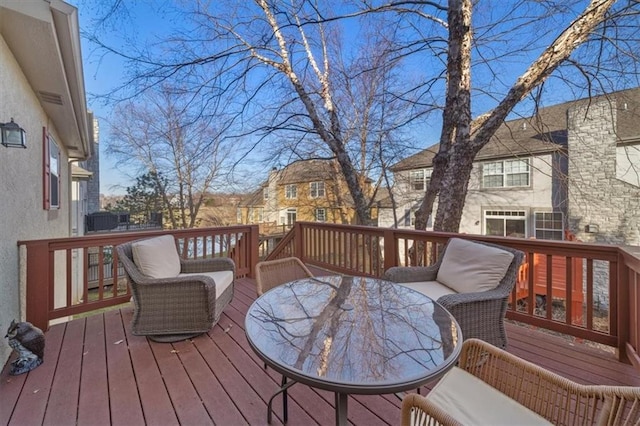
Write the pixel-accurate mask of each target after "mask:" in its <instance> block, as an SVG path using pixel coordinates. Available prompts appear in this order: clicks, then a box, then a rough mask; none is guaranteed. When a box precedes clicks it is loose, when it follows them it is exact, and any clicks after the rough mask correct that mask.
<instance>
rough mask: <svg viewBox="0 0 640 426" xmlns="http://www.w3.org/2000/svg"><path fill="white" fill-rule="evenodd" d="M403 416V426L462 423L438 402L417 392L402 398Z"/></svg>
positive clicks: (456, 424) (453, 424)
mask: <svg viewBox="0 0 640 426" xmlns="http://www.w3.org/2000/svg"><path fill="white" fill-rule="evenodd" d="M401 416H402V418H401V420H400V424H401V425H402V426H422V425H424V426H427V425H430V426H438V425H445V426H459V425H462V423H460V422H458V421H457V420H456V419H454V418H453V417H451V416H450V415H449V414H447V412H446V411H444V410H443V409H442V408H440V407H439V406H438V405H437V404H435V403H433V402H431V401H429V400H428V399H426V398H425V397H424V396H421V395H418V394H415V393H410V394H407V395H405V396H404V398H402V411H401Z"/></svg>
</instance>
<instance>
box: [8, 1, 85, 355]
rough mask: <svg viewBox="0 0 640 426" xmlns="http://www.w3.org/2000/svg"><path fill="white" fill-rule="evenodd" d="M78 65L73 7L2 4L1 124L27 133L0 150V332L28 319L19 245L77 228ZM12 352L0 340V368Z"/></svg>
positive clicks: (81, 147)
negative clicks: (21, 141)
mask: <svg viewBox="0 0 640 426" xmlns="http://www.w3.org/2000/svg"><path fill="white" fill-rule="evenodd" d="M81 58H82V56H81V52H80V35H79V26H78V11H77V9H76V8H75V7H73V6H71V5H69V4H67V3H64V2H62V1H59V0H31V1H7V0H0V76H1V78H0V99H1V100H2V101H1V102H0V123H6V122H9V121H10V120H11V119H13V120H14V121H15V123H17V124H18V125H19V126H20V127H21V128H23V129H24V130H25V132H26V149H16V148H8V147H5V146H2V145H0V175H1V177H0V194H2V195H3V202H2V207H0V213H1V216H2V220H1V221H0V235H2V239H0V270H1V271H2V274H0V329H2V330H6V329H7V327H8V326H9V323H10V322H11V320H12V319H16V320H24V319H25V315H26V313H25V311H24V309H25V308H24V306H25V288H24V273H25V271H22V272H21V271H20V266H19V265H20V257H21V256H22V255H24V253H22V252H21V251H20V250H19V248H18V241H22V240H30V239H42V238H57V237H67V236H70V235H72V230H73V227H76V228H77V229H79V228H80V227H79V226H78V224H77V222H74V216H73V212H74V210H75V211H77V209H74V207H75V206H76V205H74V204H73V203H72V198H73V191H74V190H73V179H74V178H78V179H85V178H88V175H87V174H86V172H85V171H82V170H81V169H75V168H74V167H73V166H74V163H73V162H75V161H82V160H85V159H87V158H88V157H89V155H90V152H91V138H90V134H89V128H90V125H89V118H88V116H87V109H86V99H85V88H84V79H83V71H82V59H81ZM77 189H78V194H76V197H77V201H79V202H81V199H82V197H83V195H81V194H79V186H78V187H77ZM75 220H80V219H79V218H76V219H75ZM60 269H62V268H60ZM28 272H29V271H26V273H28ZM56 279H57V281H56V283H58V282H62V283H64V281H65V280H64V277H56ZM60 293H61V294H62V297H64V292H60ZM10 353H11V348H10V347H9V346H8V344H7V340H6V339H2V340H1V341H0V361H2V363H3V364H4V362H5V361H6V359H7V358H8V356H9V354H10Z"/></svg>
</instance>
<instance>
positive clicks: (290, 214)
mask: <svg viewBox="0 0 640 426" xmlns="http://www.w3.org/2000/svg"><path fill="white" fill-rule="evenodd" d="M296 213H297V211H296V209H287V225H293V224H294V223H296Z"/></svg>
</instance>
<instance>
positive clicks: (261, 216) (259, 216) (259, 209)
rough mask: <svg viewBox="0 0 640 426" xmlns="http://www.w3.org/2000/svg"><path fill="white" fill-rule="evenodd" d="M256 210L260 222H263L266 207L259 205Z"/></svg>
mask: <svg viewBox="0 0 640 426" xmlns="http://www.w3.org/2000/svg"><path fill="white" fill-rule="evenodd" d="M256 212H257V213H258V223H262V222H263V221H264V208H263V207H258V208H257V209H256Z"/></svg>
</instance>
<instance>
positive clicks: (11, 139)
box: [0, 117, 27, 148]
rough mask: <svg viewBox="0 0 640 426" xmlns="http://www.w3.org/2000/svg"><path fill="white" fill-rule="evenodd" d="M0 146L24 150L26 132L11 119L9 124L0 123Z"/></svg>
mask: <svg viewBox="0 0 640 426" xmlns="http://www.w3.org/2000/svg"><path fill="white" fill-rule="evenodd" d="M0 132H1V133H2V145H4V146H7V147H11V148H26V147H27V145H26V140H27V132H25V131H24V129H23V128H22V127H20V126H18V125H17V124H16V123H15V122H14V121H13V117H12V118H11V122H10V123H0Z"/></svg>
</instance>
